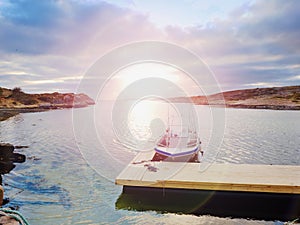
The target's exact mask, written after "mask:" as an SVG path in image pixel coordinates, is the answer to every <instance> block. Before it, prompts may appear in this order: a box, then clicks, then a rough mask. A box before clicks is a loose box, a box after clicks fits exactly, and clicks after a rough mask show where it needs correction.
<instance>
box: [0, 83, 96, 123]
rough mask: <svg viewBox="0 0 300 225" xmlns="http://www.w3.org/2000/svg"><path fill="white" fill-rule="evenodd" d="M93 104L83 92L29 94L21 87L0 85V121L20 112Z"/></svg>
mask: <svg viewBox="0 0 300 225" xmlns="http://www.w3.org/2000/svg"><path fill="white" fill-rule="evenodd" d="M93 104H95V102H94V100H93V99H91V98H90V97H89V96H87V95H86V94H82V93H81V94H74V93H58V92H54V93H43V94H27V93H24V92H23V91H22V90H21V89H20V88H14V89H12V90H11V89H8V88H1V87H0V121H1V120H4V119H6V118H8V117H10V116H14V115H16V114H17V113H19V112H33V111H42V110H49V109H61V108H74V107H75V108H78V107H86V106H89V105H93Z"/></svg>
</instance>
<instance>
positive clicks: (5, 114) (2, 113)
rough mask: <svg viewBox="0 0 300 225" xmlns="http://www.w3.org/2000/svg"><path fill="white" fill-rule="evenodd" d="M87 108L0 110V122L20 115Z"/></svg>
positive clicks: (60, 107)
mask: <svg viewBox="0 0 300 225" xmlns="http://www.w3.org/2000/svg"><path fill="white" fill-rule="evenodd" d="M85 107H87V106H82V107H74V106H73V107H69V106H65V107H62V106H59V107H51V108H19V109H18V108H0V122H2V121H5V120H7V119H9V118H11V117H14V116H16V115H18V114H20V113H35V112H46V111H51V110H59V109H70V108H85Z"/></svg>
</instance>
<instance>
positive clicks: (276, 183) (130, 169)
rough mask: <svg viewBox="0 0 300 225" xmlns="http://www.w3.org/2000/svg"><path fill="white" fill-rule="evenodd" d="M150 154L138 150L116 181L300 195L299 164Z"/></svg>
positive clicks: (144, 184)
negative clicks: (168, 159)
mask: <svg viewBox="0 0 300 225" xmlns="http://www.w3.org/2000/svg"><path fill="white" fill-rule="evenodd" d="M153 154H154V152H153V151H147V152H141V153H139V154H138V155H137V156H136V158H135V159H134V160H133V161H132V163H130V164H129V165H128V166H127V167H126V168H125V169H124V170H123V171H122V172H121V173H120V175H119V176H118V177H117V178H116V180H115V182H116V184H118V185H123V186H133V187H152V188H173V189H174V188H175V189H193V190H216V191H242V192H265V193H286V194H300V166H289V165H252V164H216V163H213V164H211V165H210V164H206V163H184V162H152V161H150V160H151V158H152V157H153Z"/></svg>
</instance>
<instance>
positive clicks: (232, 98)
mask: <svg viewBox="0 0 300 225" xmlns="http://www.w3.org/2000/svg"><path fill="white" fill-rule="evenodd" d="M171 101H172V102H192V103H194V104H196V105H212V106H224V107H229V108H247V109H274V110H300V86H286V87H272V88H255V89H245V90H235V91H226V92H221V93H217V94H213V95H209V96H191V97H177V98H171ZM224 103H225V104H224Z"/></svg>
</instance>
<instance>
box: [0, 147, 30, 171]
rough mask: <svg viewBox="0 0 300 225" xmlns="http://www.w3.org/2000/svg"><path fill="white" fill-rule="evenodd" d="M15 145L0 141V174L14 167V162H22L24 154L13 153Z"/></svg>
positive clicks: (24, 157) (24, 158)
mask: <svg viewBox="0 0 300 225" xmlns="http://www.w3.org/2000/svg"><path fill="white" fill-rule="evenodd" d="M14 150H15V147H14V146H13V145H12V144H9V143H0V175H1V174H6V173H9V172H10V171H11V170H12V169H13V168H15V164H14V163H23V162H25V160H26V156H25V155H23V154H20V153H14Z"/></svg>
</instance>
